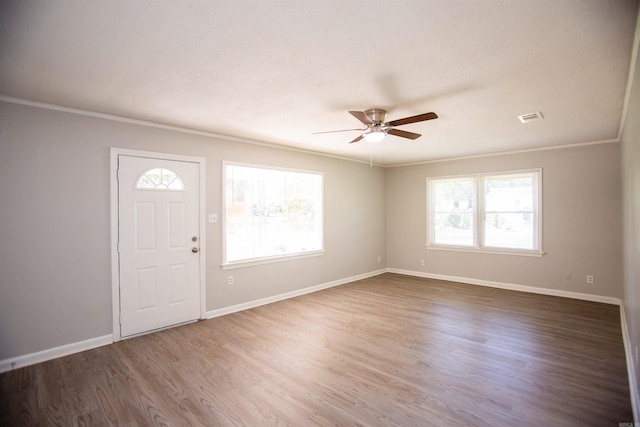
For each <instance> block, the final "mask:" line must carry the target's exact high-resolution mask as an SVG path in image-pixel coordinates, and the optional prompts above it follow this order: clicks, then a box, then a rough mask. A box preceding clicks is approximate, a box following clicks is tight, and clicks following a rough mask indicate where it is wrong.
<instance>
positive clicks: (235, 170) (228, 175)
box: [224, 163, 323, 264]
mask: <svg viewBox="0 0 640 427" xmlns="http://www.w3.org/2000/svg"><path fill="white" fill-rule="evenodd" d="M224 170H225V193H226V194H225V205H226V206H225V260H224V263H225V264H229V263H234V262H241V261H249V260H260V259H264V258H270V257H282V256H288V255H299V254H304V253H309V252H314V251H321V250H322V241H323V237H322V197H323V195H322V191H323V190H322V187H323V183H322V174H320V173H315V172H300V171H290V170H280V169H268V168H264V167H254V166H247V165H238V164H230V163H226V164H225V168H224Z"/></svg>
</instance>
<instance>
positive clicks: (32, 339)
mask: <svg viewBox="0 0 640 427" xmlns="http://www.w3.org/2000/svg"><path fill="white" fill-rule="evenodd" d="M0 138H1V139H0V203H1V208H0V224H1V228H0V361H2V360H7V359H11V358H16V357H18V356H22V355H26V354H31V353H35V352H39V351H42V350H47V349H51V348H54V347H59V346H64V345H67V344H71V343H76V342H81V341H85V340H90V339H93V338H95V337H101V336H104V335H108V334H111V333H112V307H111V277H110V241H109V236H110V231H109V227H110V221H109V210H110V207H109V203H110V201H109V150H110V147H121V148H129V149H135V150H146V151H156V152H163V153H176V154H182V155H192V156H200V157H205V158H206V162H207V169H206V211H207V212H212V213H218V214H219V215H220V213H221V209H222V205H221V194H222V182H221V178H222V171H221V167H222V161H223V160H231V161H238V162H247V163H256V164H265V165H273V166H279V167H292V168H297V169H308V170H314V171H322V172H324V177H325V250H326V254H325V255H324V256H321V257H315V258H308V259H303V260H296V261H289V262H282V263H276V264H269V265H263V266H256V267H247V268H241V269H235V270H232V273H229V272H228V271H222V269H221V267H220V264H221V261H222V253H221V250H222V246H221V235H222V234H221V233H222V230H221V224H220V222H218V223H215V224H207V229H206V233H207V248H206V249H207V260H206V268H207V286H206V292H207V302H206V306H207V310H208V311H212V310H216V309H220V308H224V307H229V306H233V305H236V304H242V303H246V302H250V301H254V300H258V299H261V298H265V297H270V296H274V295H279V294H282V293H286V292H294V291H296V290H300V289H303V288H307V287H311V286H314V285H320V284H323V283H328V282H332V281H335V280H340V279H344V278H348V277H353V276H356V275H359V274H366V273H369V272H373V271H376V270H378V269H380V268H383V266H384V262H385V260H384V254H385V247H386V242H385V220H386V218H385V214H384V211H385V202H384V200H385V195H384V177H385V170H384V169H380V168H369V166H368V165H365V164H362V163H356V162H351V161H346V160H340V159H335V158H330V157H325V156H318V155H312V154H306V153H301V152H295V151H290V150H281V149H275V148H270V147H265V146H260V145H254V144H246V143H241V142H237V141H231V140H224V139H217V138H212V137H207V136H200V135H194V134H188V133H182V132H176V131H171V130H166V129H159V128H154V127H147V126H141V125H137V124H129V123H123V122H117V121H110V120H105V119H102V118H96V117H89V116H84V115H77V114H71V113H67V112H61V111H53V110H47V109H41V108H35V107H31V106H24V105H17V104H10V103H5V102H0ZM378 255H382V256H383V260H382V263H378V262H377V258H378ZM228 274H233V275H234V279H235V280H234V282H235V284H234V285H233V286H228V285H226V276H227V275H228Z"/></svg>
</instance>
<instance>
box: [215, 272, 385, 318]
mask: <svg viewBox="0 0 640 427" xmlns="http://www.w3.org/2000/svg"><path fill="white" fill-rule="evenodd" d="M386 271H387V270H386V269H384V268H383V269H380V270H376V271H371V272H369V273H364V274H359V275H357V276H351V277H347V278H345V279H339V280H334V281H331V282H326V283H321V284H319V285H315V286H310V287H308V288H304V289H298V290H296V291H291V292H286V293H284V294H279V295H274V296H272V297H267V298H262V299H258V300H254V301H249V302H245V303H242V304H236V305H232V306H229V307H224V308H219V309H217V310H211V311H208V312H207V319H212V318H214V317H219V316H224V315H225V314H231V313H236V312H238V311H243V310H248V309H250V308H255V307H260V306H261V305H266V304H271V303H273V302H278V301H282V300H285V299H289V298H295V297H298V296H301V295H306V294H310V293H312V292H318V291H321V290H323V289H327V288H332V287H334V286H340V285H344V284H345V283H349V282H355V281H356V280H362V279H367V278H369V277H373V276H377V275H379V274H382V273H385V272H386Z"/></svg>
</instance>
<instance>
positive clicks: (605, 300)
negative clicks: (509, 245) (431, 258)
mask: <svg viewBox="0 0 640 427" xmlns="http://www.w3.org/2000/svg"><path fill="white" fill-rule="evenodd" d="M387 271H388V272H389V273H397V274H405V275H407V276H416V277H424V278H427V279H437V280H446V281H449V282H460V283H466V284H469V285H480V286H488V287H490V288H499V289H508V290H511V291H520V292H530V293H534V294H542V295H551V296H556V297H565V298H574V299H580V300H585V301H593V302H602V303H605V304H613V305H621V301H620V298H614V297H606V296H602V295H593V294H583V293H581V292H570V291H561V290H558V289H548V288H538V287H535V286H525V285H516V284H513V283H503V282H492V281H490V280H481V279H472V278H469V277H458V276H447V275H443V274H433V273H425V272H422V271H411V270H401V269H398V268H387Z"/></svg>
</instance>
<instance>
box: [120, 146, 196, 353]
mask: <svg viewBox="0 0 640 427" xmlns="http://www.w3.org/2000/svg"><path fill="white" fill-rule="evenodd" d="M120 155H125V156H132V157H145V158H150V159H160V160H176V161H184V162H192V163H198V164H199V168H200V174H199V175H200V177H199V178H200V182H199V186H200V194H199V195H198V199H199V205H200V206H199V212H198V218H199V220H198V222H199V224H198V226H199V228H200V252H199V256H200V319H205V318H206V259H207V258H206V232H205V230H206V229H205V220H204V219H205V197H204V195H205V194H206V191H205V182H206V181H205V166H206V162H205V159H204V158H203V157H193V156H182V155H178V154H168V153H155V152H151V151H140V150H130V149H126V148H117V147H112V148H111V153H110V199H111V202H110V203H111V298H112V313H113V322H112V324H113V341H114V342H117V341H120V340H121V339H122V337H121V334H120V267H119V262H118V156H120Z"/></svg>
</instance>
